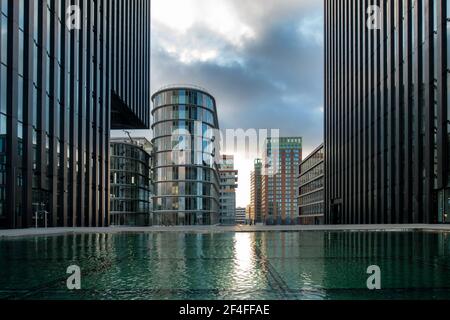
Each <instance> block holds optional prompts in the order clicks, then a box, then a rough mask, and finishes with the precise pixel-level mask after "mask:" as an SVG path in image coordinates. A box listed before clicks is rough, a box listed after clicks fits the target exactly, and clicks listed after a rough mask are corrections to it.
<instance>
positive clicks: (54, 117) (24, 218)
mask: <svg viewBox="0 0 450 320" xmlns="http://www.w3.org/2000/svg"><path fill="white" fill-rule="evenodd" d="M0 3H1V15H0V19H1V21H0V24H1V35H0V52H1V65H0V67H1V70H0V72H1V78H0V84H1V92H0V101H1V110H0V112H1V113H0V134H1V136H0V177H1V179H0V227H3V228H5V227H6V228H20V227H30V226H34V225H35V223H36V221H35V219H34V216H35V214H36V213H38V215H37V216H38V221H37V224H38V225H41V226H42V225H45V219H47V224H48V226H50V227H55V226H106V225H108V224H109V201H110V199H109V170H108V167H109V135H110V129H111V128H130V127H136V128H146V127H149V122H150V121H149V118H150V115H149V110H150V108H149V104H150V99H149V89H148V88H149V81H150V80H149V73H150V70H149V68H150V54H149V52H150V0H134V1H125V0H114V1H110V0H95V1H94V0H80V1H77V0H73V1H69V0H2V1H1V2H0ZM70 5H78V6H79V7H80V9H81V14H82V19H81V29H80V30H71V31H69V30H68V29H67V27H66V9H67V8H68V7H69V6H70ZM117 110H119V111H120V112H121V113H122V114H123V115H125V116H124V117H121V116H120V115H119V114H117V112H116V111H117ZM124 119H127V121H125V120H124Z"/></svg>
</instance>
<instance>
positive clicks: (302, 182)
mask: <svg viewBox="0 0 450 320" xmlns="http://www.w3.org/2000/svg"><path fill="white" fill-rule="evenodd" d="M324 187H325V168H324V147H323V144H321V145H320V146H318V147H317V148H316V149H315V150H314V151H313V152H311V154H310V155H308V156H307V157H306V158H305V159H304V160H303V161H302V163H300V177H299V187H298V194H299V197H298V214H299V220H300V222H299V223H300V224H303V225H317V224H323V223H324V200H325V192H324Z"/></svg>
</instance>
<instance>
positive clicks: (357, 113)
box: [324, 0, 450, 224]
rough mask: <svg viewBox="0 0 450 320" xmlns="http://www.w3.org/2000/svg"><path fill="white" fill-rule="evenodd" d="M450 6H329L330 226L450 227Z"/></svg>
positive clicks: (337, 1)
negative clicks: (373, 20)
mask: <svg viewBox="0 0 450 320" xmlns="http://www.w3.org/2000/svg"><path fill="white" fill-rule="evenodd" d="M373 6H376V7H375V11H373V12H375V13H376V12H377V10H376V8H377V7H378V8H379V13H380V15H379V19H377V21H378V22H379V28H369V25H368V22H370V21H371V20H370V18H371V16H372V14H373V12H372V11H371V10H372V8H374V7H373ZM449 6H450V3H449V1H448V0H439V1H432V0H325V15H324V16H325V175H326V192H325V193H326V195H325V198H326V199H325V202H326V223H329V224H340V223H345V224H354V223H433V222H448V219H449V218H450V217H448V218H447V215H449V216H450V208H449V206H450V204H449V199H450V191H449V180H448V177H449V156H448V145H449V126H450V122H449V114H448V109H449V106H448V104H449V103H448V98H447V94H448V82H449V80H448V79H449V70H450V68H449V61H448V46H449V40H448V39H449V32H450V31H449V25H450V22H449V21H447V19H448V18H450V14H449V11H450V10H449Z"/></svg>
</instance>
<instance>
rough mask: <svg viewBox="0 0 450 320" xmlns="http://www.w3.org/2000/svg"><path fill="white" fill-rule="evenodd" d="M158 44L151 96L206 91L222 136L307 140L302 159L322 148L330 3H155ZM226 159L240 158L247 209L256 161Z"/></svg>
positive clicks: (241, 197) (241, 196)
mask: <svg viewBox="0 0 450 320" xmlns="http://www.w3.org/2000/svg"><path fill="white" fill-rule="evenodd" d="M151 41H152V53H151V91H152V93H154V92H155V91H157V90H158V89H159V88H161V87H162V86H164V85H170V84H193V85H198V86H201V87H203V88H206V89H207V91H208V92H209V93H211V94H212V95H213V96H214V97H215V99H216V104H217V111H218V118H219V125H220V129H221V130H226V129H243V130H248V129H256V130H259V129H269V130H270V129H279V130H280V136H301V137H303V157H305V156H307V155H308V154H309V152H311V151H312V150H313V149H314V148H315V147H316V146H318V145H319V144H320V143H321V142H322V141H323V116H324V115H323V1H318V0H152V39H151ZM122 135H123V133H121V132H114V133H113V136H122ZM132 135H133V136H147V137H151V132H150V131H141V130H140V131H134V132H132ZM222 153H231V154H234V156H235V167H236V168H237V169H238V170H239V175H238V179H239V181H238V185H239V187H238V189H237V191H236V198H237V206H239V207H245V206H246V205H247V204H249V203H250V171H251V170H252V167H253V161H254V158H256V157H257V155H255V154H249V153H244V152H242V151H239V150H237V151H236V150H222Z"/></svg>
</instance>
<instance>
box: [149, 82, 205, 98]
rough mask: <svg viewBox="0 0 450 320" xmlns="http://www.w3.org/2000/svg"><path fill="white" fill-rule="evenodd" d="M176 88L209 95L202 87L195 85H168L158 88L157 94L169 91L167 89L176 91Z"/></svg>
mask: <svg viewBox="0 0 450 320" xmlns="http://www.w3.org/2000/svg"><path fill="white" fill-rule="evenodd" d="M176 88H186V89H194V90H200V91H203V92H206V93H207V94H209V95H211V93H209V91H208V90H206V89H205V88H203V87H200V86H197V85H195V84H168V85H165V86H162V87H160V88H159V89H158V90H157V92H160V91H164V90H169V89H176Z"/></svg>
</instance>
